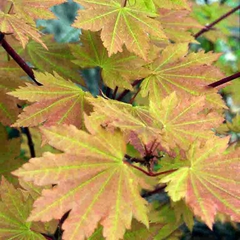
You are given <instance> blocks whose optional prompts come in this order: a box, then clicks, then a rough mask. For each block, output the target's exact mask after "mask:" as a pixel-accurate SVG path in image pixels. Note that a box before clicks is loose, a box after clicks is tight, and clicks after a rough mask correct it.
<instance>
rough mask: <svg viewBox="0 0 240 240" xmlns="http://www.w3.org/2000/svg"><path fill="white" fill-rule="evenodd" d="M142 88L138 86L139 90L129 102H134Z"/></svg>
mask: <svg viewBox="0 0 240 240" xmlns="http://www.w3.org/2000/svg"><path fill="white" fill-rule="evenodd" d="M140 90H141V88H138V90H137V92H136V93H135V94H134V95H133V97H132V98H131V99H130V101H129V103H130V104H132V103H133V101H134V100H135V98H136V96H137V95H138V93H139V92H140Z"/></svg>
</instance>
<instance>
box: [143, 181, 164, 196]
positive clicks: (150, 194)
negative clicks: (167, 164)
mask: <svg viewBox="0 0 240 240" xmlns="http://www.w3.org/2000/svg"><path fill="white" fill-rule="evenodd" d="M165 187H166V184H164V185H163V186H160V187H158V188H156V189H154V190H152V191H148V192H146V193H144V194H142V197H143V198H145V197H150V196H152V195H154V194H156V193H159V192H162V191H163V190H164V189H165Z"/></svg>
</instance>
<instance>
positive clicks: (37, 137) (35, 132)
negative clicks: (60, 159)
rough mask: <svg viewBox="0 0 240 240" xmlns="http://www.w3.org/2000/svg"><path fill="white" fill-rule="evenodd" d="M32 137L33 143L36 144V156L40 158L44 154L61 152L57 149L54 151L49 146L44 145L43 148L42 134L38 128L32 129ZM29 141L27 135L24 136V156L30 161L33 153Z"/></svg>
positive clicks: (22, 148) (22, 142)
mask: <svg viewBox="0 0 240 240" xmlns="http://www.w3.org/2000/svg"><path fill="white" fill-rule="evenodd" d="M29 131H30V133H31V137H32V141H33V142H34V150H35V156H36V157H40V156H42V154H43V153H44V152H52V153H58V152H59V151H58V150H57V149H54V148H53V147H51V146H49V145H48V144H44V146H42V137H41V133H40V132H39V129H38V128H37V127H32V128H30V129H29ZM28 144H29V143H28V139H27V136H26V134H23V135H22V141H21V150H22V151H24V156H25V157H27V158H28V159H29V158H31V152H30V149H29V145H28Z"/></svg>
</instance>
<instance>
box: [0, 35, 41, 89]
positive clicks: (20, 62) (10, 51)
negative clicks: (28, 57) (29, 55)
mask: <svg viewBox="0 0 240 240" xmlns="http://www.w3.org/2000/svg"><path fill="white" fill-rule="evenodd" d="M0 44H1V45H2V47H3V48H4V49H5V50H6V52H7V53H8V54H9V55H10V56H11V57H12V58H13V59H14V60H15V62H16V63H17V64H18V65H19V66H20V67H21V68H22V70H23V71H24V72H25V73H27V75H28V76H29V77H30V78H31V79H32V80H33V81H34V82H35V83H36V84H37V85H38V86H42V84H41V83H39V82H38V81H37V80H36V79H35V77H34V73H33V70H32V69H31V68H30V67H29V66H28V65H27V63H26V62H25V61H24V60H23V59H22V58H21V57H20V56H19V55H18V54H17V53H16V51H15V50H14V49H13V48H12V47H11V46H10V45H9V44H8V43H7V41H6V40H5V39H4V34H3V33H1V32H0Z"/></svg>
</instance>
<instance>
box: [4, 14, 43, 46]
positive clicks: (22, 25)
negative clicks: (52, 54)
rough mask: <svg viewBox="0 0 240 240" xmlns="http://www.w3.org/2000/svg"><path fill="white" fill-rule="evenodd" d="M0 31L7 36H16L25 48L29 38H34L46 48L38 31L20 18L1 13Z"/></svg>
mask: <svg viewBox="0 0 240 240" xmlns="http://www.w3.org/2000/svg"><path fill="white" fill-rule="evenodd" d="M0 31H1V32H2V33H5V34H14V37H15V38H16V39H17V40H18V41H19V42H20V43H21V45H22V46H23V47H25V46H26V44H27V42H28V41H29V38H32V39H33V40H34V41H36V42H39V43H40V44H42V45H43V46H44V47H45V48H46V45H45V44H44V43H43V41H42V40H41V34H40V33H39V32H38V31H37V29H36V28H35V27H33V26H31V25H29V24H27V23H26V22H25V21H24V20H23V19H22V18H21V17H20V16H17V15H13V14H6V13H4V12H2V11H0Z"/></svg>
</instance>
